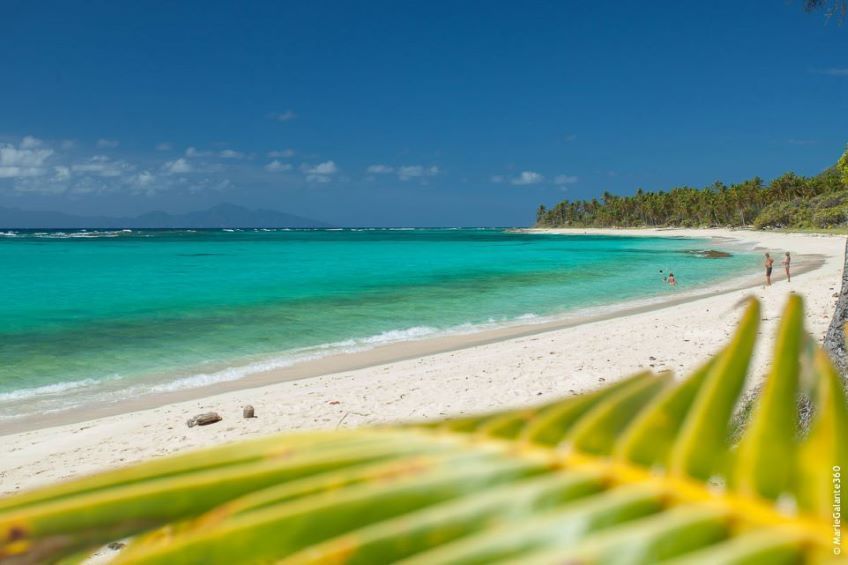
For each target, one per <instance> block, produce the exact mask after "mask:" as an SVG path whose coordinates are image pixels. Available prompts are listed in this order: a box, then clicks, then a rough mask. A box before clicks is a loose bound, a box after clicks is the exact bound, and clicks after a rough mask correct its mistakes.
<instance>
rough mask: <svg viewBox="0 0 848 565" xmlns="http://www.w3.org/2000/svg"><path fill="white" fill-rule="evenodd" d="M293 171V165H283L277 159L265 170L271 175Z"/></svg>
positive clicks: (266, 166)
mask: <svg viewBox="0 0 848 565" xmlns="http://www.w3.org/2000/svg"><path fill="white" fill-rule="evenodd" d="M291 169H292V166H291V165H289V164H288V163H281V162H280V161H278V160H276V159H274V160H273V161H271V162H270V163H268V164H267V165H265V170H266V171H268V172H269V173H279V172H282V171H290V170H291Z"/></svg>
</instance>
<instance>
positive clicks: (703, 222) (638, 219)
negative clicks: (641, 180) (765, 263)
mask: <svg viewBox="0 0 848 565" xmlns="http://www.w3.org/2000/svg"><path fill="white" fill-rule="evenodd" d="M846 202H848V150H846V152H845V153H844V154H843V155H842V157H841V158H840V159H839V161H838V162H837V164H836V165H834V166H833V167H830V168H828V169H827V170H825V171H824V172H822V173H820V174H818V175H814V176H811V177H804V176H800V175H797V174H795V173H793V172H788V173H785V174H783V175H781V176H779V177H777V178H775V179H774V180H772V181H771V182H770V183H766V182H765V181H763V179H762V178H760V177H754V178H752V179H749V180H746V181H743V182H740V183H737V184H732V185H727V184H725V183H723V182H721V181H716V182H714V183H713V184H711V185H710V186H707V187H704V188H694V187H689V186H683V187H676V188H673V189H671V190H669V191H664V190H658V191H645V190H643V189H641V188H640V189H637V190H636V192H635V193H634V194H632V195H624V196H622V195H616V194H612V193H610V192H604V193H603V195H602V197H601V199H600V200H598V199H595V198H593V199H591V200H563V201H562V202H559V203H557V204H556V205H554V206H552V207H546V206H544V205H542V206H540V207H539V208H538V209H537V211H536V226H537V227H598V228H600V227H755V228H757V229H765V228H797V229H816V228H822V229H828V228H834V227H840V226H848V214H846V212H848V208H846Z"/></svg>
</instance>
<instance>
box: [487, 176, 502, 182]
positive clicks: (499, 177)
mask: <svg viewBox="0 0 848 565" xmlns="http://www.w3.org/2000/svg"><path fill="white" fill-rule="evenodd" d="M489 180H490V181H492V182H493V183H495V184H500V183H502V182H503V181H504V177H503V175H492V176H491V177H489Z"/></svg>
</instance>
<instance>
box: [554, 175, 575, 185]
mask: <svg viewBox="0 0 848 565" xmlns="http://www.w3.org/2000/svg"><path fill="white" fill-rule="evenodd" d="M577 180H578V179H577V177H575V176H569V175H557V176H555V177H554V184H556V185H559V186H562V185H564V184H574V183H576V182H577Z"/></svg>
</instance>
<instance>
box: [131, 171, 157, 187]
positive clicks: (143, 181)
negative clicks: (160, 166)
mask: <svg viewBox="0 0 848 565" xmlns="http://www.w3.org/2000/svg"><path fill="white" fill-rule="evenodd" d="M154 180H156V177H154V176H153V173H151V172H150V171H141V172H140V173H138V174H137V175H135V176H134V177H133V182H135V183H136V184H137V185H138V186H141V187H145V186H149V185H151V184H153V181H154Z"/></svg>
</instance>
